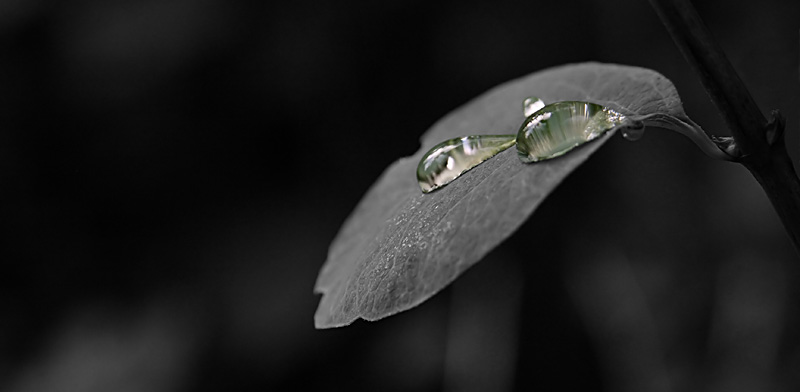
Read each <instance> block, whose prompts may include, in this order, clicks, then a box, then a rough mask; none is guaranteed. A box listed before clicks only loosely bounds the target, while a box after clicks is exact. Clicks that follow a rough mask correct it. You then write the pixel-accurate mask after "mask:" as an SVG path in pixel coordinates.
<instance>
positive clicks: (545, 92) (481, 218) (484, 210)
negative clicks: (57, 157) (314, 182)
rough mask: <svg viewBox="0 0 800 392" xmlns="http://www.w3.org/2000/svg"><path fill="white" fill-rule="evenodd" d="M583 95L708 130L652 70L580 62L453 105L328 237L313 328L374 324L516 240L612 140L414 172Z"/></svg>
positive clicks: (675, 125) (639, 116) (636, 115)
mask: <svg viewBox="0 0 800 392" xmlns="http://www.w3.org/2000/svg"><path fill="white" fill-rule="evenodd" d="M531 95H535V96H537V97H539V98H541V99H543V100H544V101H545V102H548V103H549V102H557V101H567V100H576V101H587V102H592V103H597V104H600V105H603V106H607V107H610V108H612V109H615V110H617V111H619V112H621V113H623V114H625V115H627V116H629V117H630V118H632V119H634V120H641V121H644V123H645V124H646V125H657V126H660V127H664V128H670V129H673V130H677V131H680V132H682V133H686V132H689V133H694V132H698V131H701V130H700V129H699V127H697V126H696V125H695V124H694V123H693V122H692V121H691V120H690V119H689V118H688V117H687V116H686V115H685V114H684V112H683V108H682V107H681V101H680V98H679V97H678V93H677V91H676V90H675V87H674V86H673V85H672V83H671V82H670V81H669V80H667V79H666V78H665V77H664V76H662V75H660V74H658V73H657V72H655V71H652V70H648V69H643V68H636V67H629V66H621V65H612V64H598V63H583V64H575V65H566V66H561V67H557V68H551V69H547V70H544V71H541V72H537V73H534V74H531V75H528V76H525V77H523V78H520V79H517V80H513V81H511V82H508V83H505V84H502V85H500V86H498V87H495V88H494V89H492V90H490V91H488V92H487V93H485V94H483V95H481V96H479V97H477V98H475V99H473V100H472V101H470V102H469V103H467V104H466V105H464V106H462V107H460V108H458V109H456V110H455V111H453V112H451V113H450V114H448V115H447V116H445V117H444V118H443V119H441V120H440V121H439V122H437V123H436V124H435V125H434V126H433V127H432V128H431V129H430V130H428V131H427V132H426V133H425V134H424V135H423V136H422V140H421V142H422V146H421V148H420V150H419V151H417V152H416V153H415V154H414V155H413V156H411V157H406V158H402V159H399V160H397V161H396V162H394V163H393V164H392V165H391V166H389V168H388V169H387V170H386V171H385V172H384V173H383V174H382V175H381V177H380V178H379V179H378V181H377V182H376V183H375V184H374V185H373V186H372V188H371V189H370V190H369V191H368V192H367V194H366V195H365V196H364V198H363V199H362V200H361V202H360V203H359V204H358V206H357V207H356V209H355V211H353V213H352V214H351V215H350V217H349V218H348V219H347V221H346V222H345V223H344V225H343V226H342V228H341V230H340V232H339V234H338V235H337V236H336V238H335V239H334V241H333V243H332V244H331V247H330V250H329V253H328V260H327V261H326V262H325V265H324V266H323V267H322V270H321V271H320V274H319V277H318V279H317V283H316V288H315V291H316V292H318V293H322V294H323V297H322V300H321V301H320V304H319V308H318V309H317V313H316V315H315V316H314V321H315V325H316V327H317V328H330V327H340V326H345V325H348V324H350V323H352V322H353V321H354V320H356V319H358V318H363V319H366V320H378V319H381V318H383V317H387V316H390V315H392V314H395V313H398V312H401V311H403V310H406V309H409V308H412V307H414V306H416V305H419V304H420V303H422V302H423V301H425V300H426V299H428V298H430V297H431V296H432V295H434V294H436V293H437V292H438V291H439V290H441V289H443V288H444V287H445V286H447V285H448V284H449V283H450V282H452V281H453V280H455V278H456V277H458V276H459V274H461V273H462V272H464V270H466V269H467V268H469V267H470V266H472V265H473V264H475V263H477V262H478V261H480V260H481V258H483V256H484V255H486V254H487V253H488V252H489V251H490V250H492V249H493V248H494V247H495V246H497V245H498V244H499V243H500V242H502V241H503V240H504V239H505V238H506V237H508V236H509V235H511V234H512V233H513V232H514V230H516V229H517V228H518V227H519V226H520V225H521V224H522V223H523V222H525V220H527V219H528V217H529V216H530V215H531V213H533V211H534V210H535V209H536V207H538V206H539V204H540V203H541V202H542V201H543V200H544V198H545V197H546V196H547V195H548V194H549V193H550V192H552V191H553V189H554V188H555V187H556V186H557V185H558V184H559V183H560V182H561V181H562V180H563V179H564V178H565V177H566V176H567V175H569V173H570V172H572V171H573V170H574V169H575V168H576V167H577V166H578V165H580V164H581V163H583V162H584V161H585V160H586V159H587V158H588V157H589V155H591V154H592V153H593V152H594V151H595V150H597V149H598V148H599V147H600V146H601V145H602V144H603V143H605V141H606V140H607V139H608V138H609V137H611V135H612V134H613V132H612V131H609V132H607V133H606V136H604V137H601V138H599V139H597V140H595V141H593V142H590V143H587V144H586V145H584V146H583V147H581V148H578V149H575V150H573V151H572V152H570V153H568V154H566V155H564V156H563V157H561V158H557V159H553V160H549V161H545V162H541V163H536V164H524V163H522V162H521V161H520V160H519V159H518V158H517V156H516V151H515V148H513V147H512V148H510V149H508V150H506V151H504V152H502V153H500V154H499V155H497V156H495V157H494V158H492V159H489V160H488V161H486V162H484V163H482V164H480V165H478V166H477V167H475V168H474V169H472V170H470V171H468V172H466V173H465V174H463V175H462V176H461V177H459V178H458V179H457V180H455V181H453V182H452V183H450V184H449V185H447V186H445V187H444V188H442V189H439V190H437V191H435V192H432V193H429V194H423V193H422V192H421V191H420V188H419V185H418V184H417V180H416V176H415V170H416V166H417V163H418V162H419V160H420V158H421V157H422V155H423V154H424V153H425V152H426V151H427V150H428V149H430V148H431V147H432V146H434V145H435V144H437V143H439V142H441V141H443V140H446V139H450V138H455V137H459V136H465V135H478V134H502V133H506V134H515V133H516V132H517V130H518V128H519V126H520V124H522V121H523V120H524V117H523V115H522V102H523V100H524V99H525V98H526V97H529V96H531Z"/></svg>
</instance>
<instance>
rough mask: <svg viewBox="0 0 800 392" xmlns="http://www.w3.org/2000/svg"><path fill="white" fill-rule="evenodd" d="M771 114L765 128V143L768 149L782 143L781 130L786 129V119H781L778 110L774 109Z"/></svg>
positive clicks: (781, 116) (781, 115)
mask: <svg viewBox="0 0 800 392" xmlns="http://www.w3.org/2000/svg"><path fill="white" fill-rule="evenodd" d="M771 114H772V116H771V117H770V119H769V122H767V125H766V127H765V131H766V136H767V143H768V144H769V146H770V147H772V146H773V145H775V143H779V142H781V141H783V130H784V129H786V118H785V117H783V114H781V112H780V110H778V109H774V110H773V111H772V113H771Z"/></svg>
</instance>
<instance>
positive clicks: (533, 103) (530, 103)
mask: <svg viewBox="0 0 800 392" xmlns="http://www.w3.org/2000/svg"><path fill="white" fill-rule="evenodd" d="M543 107H544V101H542V100H541V99H539V98H536V97H528V98H525V100H524V101H522V113H524V114H525V117H529V116H530V115H531V114H534V113H536V111H537V110H539V109H541V108H543Z"/></svg>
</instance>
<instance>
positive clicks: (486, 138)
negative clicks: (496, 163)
mask: <svg viewBox="0 0 800 392" xmlns="http://www.w3.org/2000/svg"><path fill="white" fill-rule="evenodd" d="M515 142H516V136H514V135H475V136H464V137H460V138H456V139H450V140H447V141H444V142H442V143H439V144H437V145H436V146H434V147H433V148H431V149H430V151H428V152H427V153H426V154H425V155H424V156H423V157H422V159H421V160H420V161H419V165H418V166H417V180H419V187H420V188H422V191H423V192H425V193H428V192H430V191H432V190H434V189H437V188H440V187H443V186H445V185H447V184H448V183H450V182H451V181H453V180H455V179H456V178H458V176H460V175H461V174H462V173H464V172H465V171H467V170H469V169H472V168H473V167H475V166H477V165H478V164H480V163H481V162H483V161H485V160H487V159H489V158H491V157H493V156H495V155H497V153H499V152H501V151H503V150H505V149H507V148H509V147H511V146H513V145H514V143H515Z"/></svg>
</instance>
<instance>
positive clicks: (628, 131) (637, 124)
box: [620, 121, 644, 142]
mask: <svg viewBox="0 0 800 392" xmlns="http://www.w3.org/2000/svg"><path fill="white" fill-rule="evenodd" d="M620 131H621V132H622V137H624V138H625V139H626V140H630V141H632V142H635V141H637V140H639V139H641V138H642V135H644V123H643V122H641V121H630V124H629V125H626V126H622V127H620Z"/></svg>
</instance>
